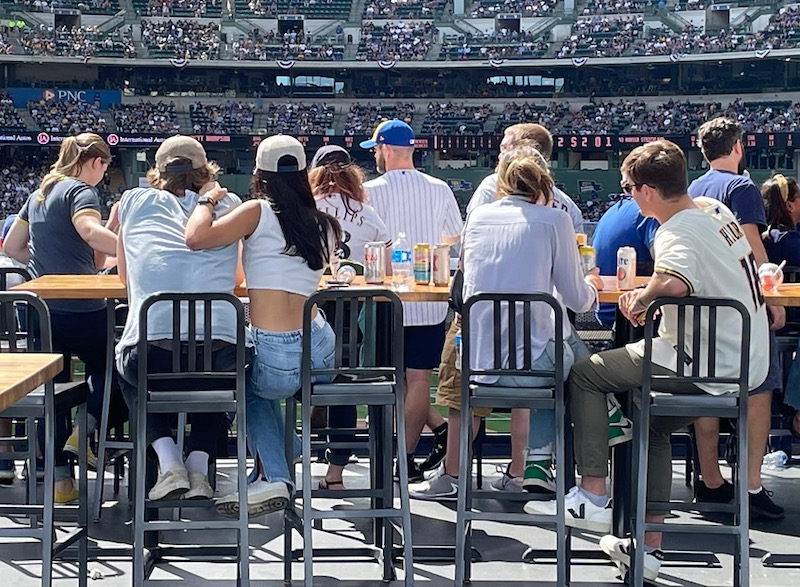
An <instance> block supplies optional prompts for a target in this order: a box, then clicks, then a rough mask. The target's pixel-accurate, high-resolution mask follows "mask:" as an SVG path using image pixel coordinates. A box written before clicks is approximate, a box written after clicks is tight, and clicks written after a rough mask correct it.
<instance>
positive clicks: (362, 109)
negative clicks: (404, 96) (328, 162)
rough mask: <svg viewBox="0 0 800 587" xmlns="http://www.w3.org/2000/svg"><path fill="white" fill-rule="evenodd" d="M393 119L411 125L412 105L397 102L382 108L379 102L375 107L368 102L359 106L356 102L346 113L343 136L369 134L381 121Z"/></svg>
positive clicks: (412, 116)
mask: <svg viewBox="0 0 800 587" xmlns="http://www.w3.org/2000/svg"><path fill="white" fill-rule="evenodd" d="M393 118H399V119H400V120H403V121H405V122H406V123H408V124H411V123H412V121H413V120H414V105H413V104H411V103H403V102H398V103H396V104H393V105H391V106H383V105H381V103H380V102H379V103H378V104H375V105H372V104H370V103H369V102H367V103H366V104H359V103H358V102H356V103H354V104H353V105H351V106H350V110H349V111H348V112H347V121H346V122H345V126H344V134H346V135H363V134H370V133H371V132H372V130H373V129H374V128H375V127H376V126H378V124H379V123H380V122H381V121H382V120H390V119H393Z"/></svg>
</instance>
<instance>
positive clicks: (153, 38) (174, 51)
mask: <svg viewBox="0 0 800 587" xmlns="http://www.w3.org/2000/svg"><path fill="white" fill-rule="evenodd" d="M141 27H142V42H143V43H144V44H145V45H147V46H148V48H149V49H150V53H151V56H154V55H152V53H153V52H154V50H156V51H158V52H161V53H164V54H168V55H160V56H161V57H164V56H170V57H172V56H174V57H177V58H183V59H203V60H205V59H219V45H220V39H219V23H213V22H212V23H208V24H201V23H199V22H196V21H192V20H178V21H175V22H173V21H172V20H168V21H164V22H151V21H148V20H143V21H142V22H141ZM156 56H158V55H156Z"/></svg>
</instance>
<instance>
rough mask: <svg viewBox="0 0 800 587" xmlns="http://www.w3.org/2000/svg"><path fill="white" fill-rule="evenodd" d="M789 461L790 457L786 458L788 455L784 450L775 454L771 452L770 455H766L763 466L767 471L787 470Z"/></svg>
mask: <svg viewBox="0 0 800 587" xmlns="http://www.w3.org/2000/svg"><path fill="white" fill-rule="evenodd" d="M788 460H789V457H788V456H786V453H785V452H783V451H782V450H776V451H775V452H771V453H769V454H768V455H764V461H763V463H762V464H763V465H764V466H765V467H766V468H767V469H777V470H783V469H785V468H786V461H788Z"/></svg>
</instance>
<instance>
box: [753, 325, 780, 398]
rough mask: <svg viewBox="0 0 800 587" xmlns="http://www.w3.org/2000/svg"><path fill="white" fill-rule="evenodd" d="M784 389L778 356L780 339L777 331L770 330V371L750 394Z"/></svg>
mask: <svg viewBox="0 0 800 587" xmlns="http://www.w3.org/2000/svg"><path fill="white" fill-rule="evenodd" d="M781 389H783V372H782V371H781V362H780V359H779V357H778V339H777V337H776V336H775V333H774V332H773V331H771V330H770V332H769V372H768V373H767V379H766V380H765V381H764V383H762V384H761V385H759V386H758V387H756V388H755V389H754V390H752V391H751V392H750V395H758V394H760V393H767V392H768V391H769V392H772V391H780V390H781Z"/></svg>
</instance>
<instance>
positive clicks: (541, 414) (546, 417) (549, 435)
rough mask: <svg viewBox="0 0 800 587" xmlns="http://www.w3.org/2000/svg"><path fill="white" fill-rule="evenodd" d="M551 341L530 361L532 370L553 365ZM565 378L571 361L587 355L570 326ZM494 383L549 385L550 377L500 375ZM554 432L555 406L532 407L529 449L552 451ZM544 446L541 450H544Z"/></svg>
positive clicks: (505, 384) (542, 451)
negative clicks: (544, 408)
mask: <svg viewBox="0 0 800 587" xmlns="http://www.w3.org/2000/svg"><path fill="white" fill-rule="evenodd" d="M555 349H556V345H555V342H554V341H552V340H551V341H548V343H547V346H546V347H545V349H544V352H543V353H542V354H541V355H540V356H539V358H538V359H536V360H535V361H534V362H533V364H532V365H531V369H533V370H542V371H546V370H550V369H553V368H554V367H555ZM563 353H564V380H565V381H566V379H567V377H568V376H569V372H570V369H572V365H573V364H574V363H576V362H577V361H579V360H581V359H585V358H586V357H588V356H589V350H588V349H587V348H586V345H585V344H583V341H582V340H581V339H580V338H578V334H577V333H576V332H575V329H574V328H573V330H572V334H570V336H569V337H568V338H567V339H565V340H564V348H563ZM495 385H498V386H505V387H548V386H552V385H553V379H552V378H549V377H508V376H506V377H500V379H498V380H497V383H495ZM555 435H556V419H555V411H554V410H531V411H530V424H529V427H528V444H527V447H528V451H529V452H533V453H540V454H546V453H548V452H549V453H551V454H552V445H553V440H554V439H555ZM543 449H544V450H543Z"/></svg>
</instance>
